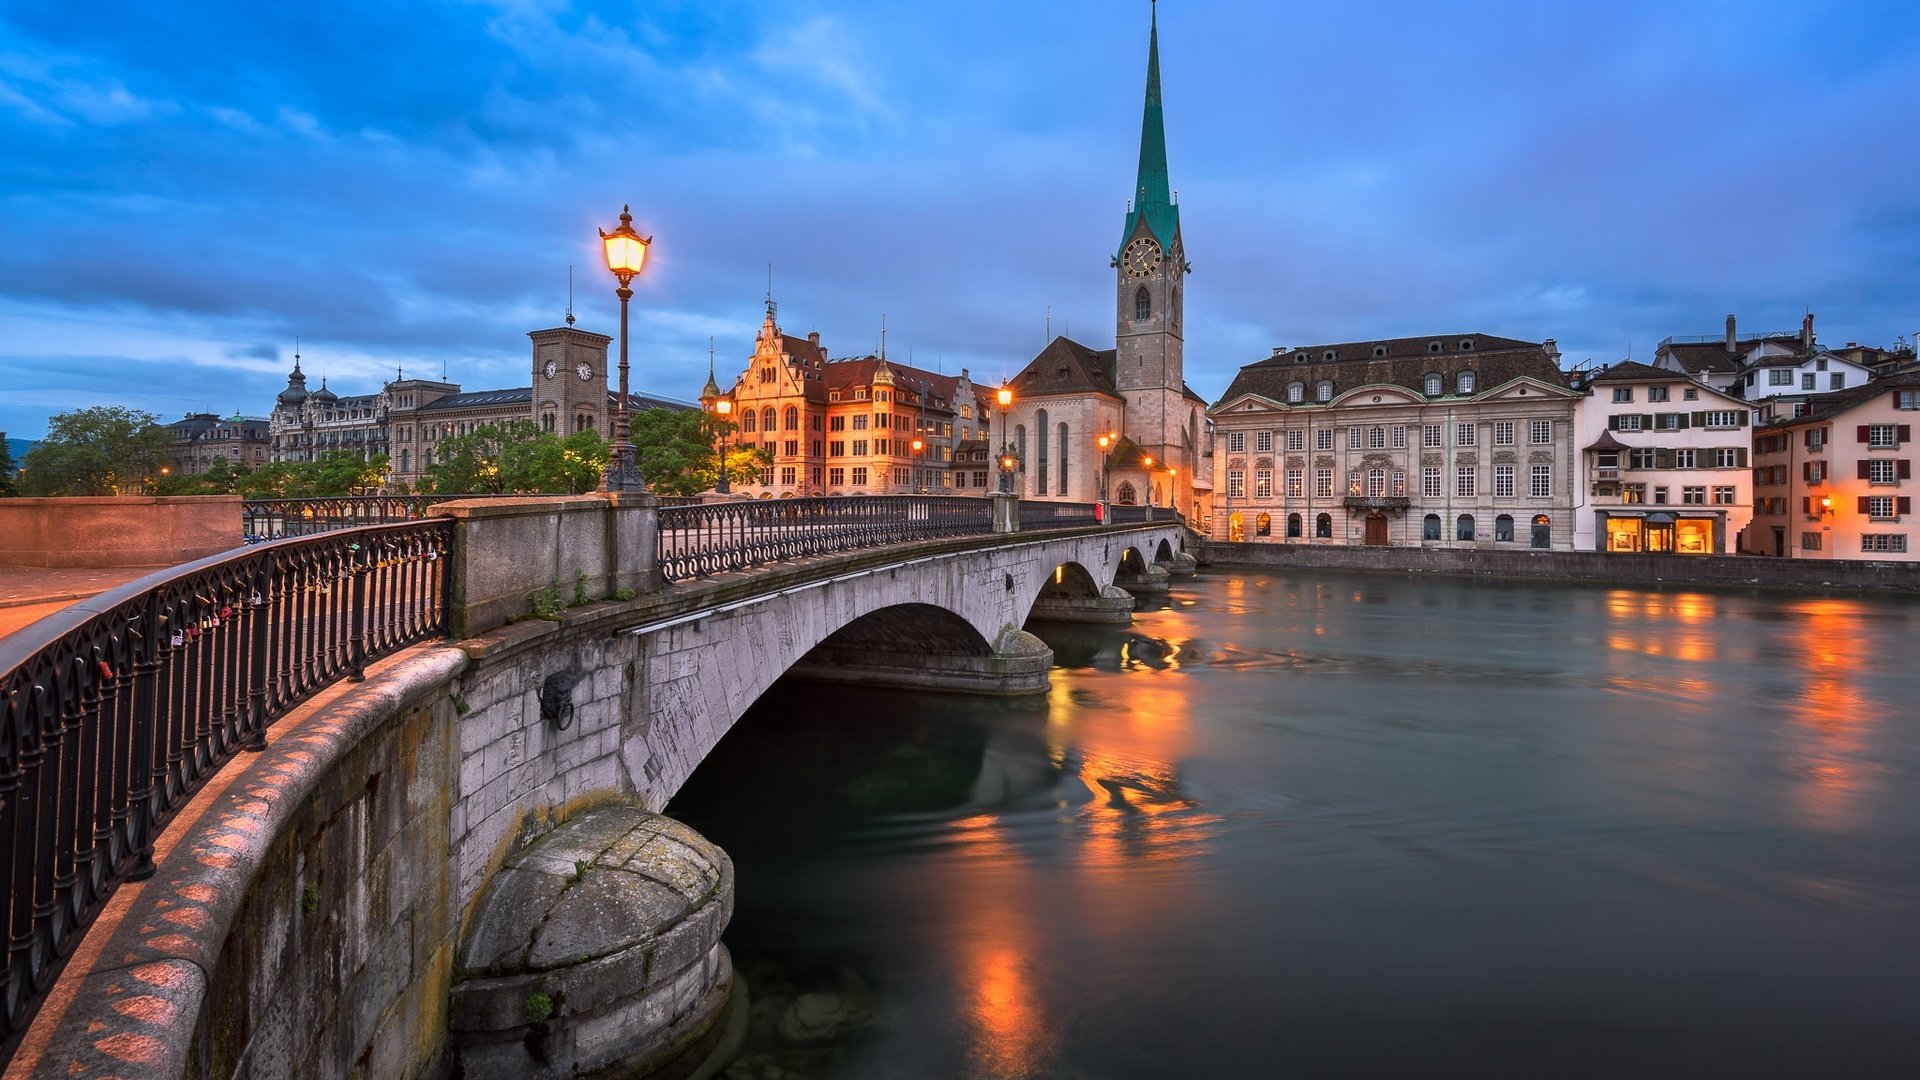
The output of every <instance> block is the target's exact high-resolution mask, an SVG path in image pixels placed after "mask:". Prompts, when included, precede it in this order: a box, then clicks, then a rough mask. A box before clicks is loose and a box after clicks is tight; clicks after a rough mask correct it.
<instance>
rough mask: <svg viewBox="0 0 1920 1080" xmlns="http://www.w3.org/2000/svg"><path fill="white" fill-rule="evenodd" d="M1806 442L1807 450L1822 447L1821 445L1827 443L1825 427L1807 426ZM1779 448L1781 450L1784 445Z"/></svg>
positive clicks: (1823, 445)
mask: <svg viewBox="0 0 1920 1080" xmlns="http://www.w3.org/2000/svg"><path fill="white" fill-rule="evenodd" d="M1806 443H1807V449H1809V450H1819V449H1822V448H1823V447H1825V446H1826V445H1827V429H1826V428H1823V427H1822V428H1808V429H1807V436H1806ZM1780 449H1782V450H1784V449H1786V447H1784V446H1783V447H1781V448H1780Z"/></svg>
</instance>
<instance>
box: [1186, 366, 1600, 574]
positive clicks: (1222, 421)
mask: <svg viewBox="0 0 1920 1080" xmlns="http://www.w3.org/2000/svg"><path fill="white" fill-rule="evenodd" d="M1559 356H1560V354H1559V350H1558V349H1557V348H1555V346H1554V343H1553V341H1552V340H1551V339H1549V340H1548V341H1546V342H1542V343H1535V342H1528V341H1516V340H1513V339H1511V338H1500V337H1493V336H1490V335H1487V334H1467V335H1448V336H1446V337H1434V338H1427V337H1415V338H1394V339H1390V340H1385V341H1360V342H1347V343H1343V344H1336V345H1312V346H1305V347H1301V348H1295V349H1275V350H1274V355H1273V356H1271V357H1268V358H1267V359H1265V360H1261V361H1258V362H1257V363H1253V364H1248V365H1247V366H1246V367H1243V368H1241V369H1240V372H1239V374H1238V375H1236V376H1235V377H1234V380H1233V383H1232V385H1231V386H1229V387H1228V388H1227V392H1226V393H1225V394H1224V395H1222V397H1221V398H1220V400H1219V402H1217V403H1216V404H1215V405H1214V406H1213V407H1212V409H1211V410H1209V415H1210V416H1211V417H1212V419H1213V424H1214V454H1213V463H1214V464H1213V473H1214V475H1213V488H1214V505H1213V536H1214V537H1215V538H1216V539H1220V540H1236V541H1237V540H1245V541H1252V542H1255V543H1318V544H1367V545H1373V546H1389V545H1391V546H1399V545H1421V546H1436V547H1504V546H1509V545H1512V546H1520V547H1537V548H1559V549H1566V548H1570V547H1572V546H1573V531H1574V530H1573V517H1572V515H1573V508H1574V506H1575V505H1576V504H1577V502H1578V501H1579V500H1578V496H1577V494H1576V492H1577V490H1578V488H1577V485H1578V483H1579V479H1580V478H1579V476H1578V475H1577V473H1578V469H1579V460H1578V457H1577V455H1576V454H1575V453H1574V449H1573V448H1574V445H1575V444H1574V441H1573V440H1574V413H1575V407H1576V405H1577V404H1578V402H1579V397H1580V395H1579V394H1578V393H1577V392H1576V391H1574V390H1572V389H1570V388H1569V387H1568V386H1567V385H1566V381H1565V379H1564V377H1563V376H1562V374H1561V371H1560V367H1559Z"/></svg>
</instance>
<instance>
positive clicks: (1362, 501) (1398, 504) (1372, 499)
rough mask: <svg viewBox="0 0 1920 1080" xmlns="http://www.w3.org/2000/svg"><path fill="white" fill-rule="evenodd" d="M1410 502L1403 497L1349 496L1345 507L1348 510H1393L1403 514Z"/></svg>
mask: <svg viewBox="0 0 1920 1080" xmlns="http://www.w3.org/2000/svg"><path fill="white" fill-rule="evenodd" d="M1411 502H1412V500H1410V499H1408V498H1407V497H1406V496H1405V495H1349V496H1347V498H1346V507H1347V509H1349V510H1393V511H1396V512H1400V513H1404V512H1405V511H1406V509H1407V507H1408V506H1409V505H1410V504H1411Z"/></svg>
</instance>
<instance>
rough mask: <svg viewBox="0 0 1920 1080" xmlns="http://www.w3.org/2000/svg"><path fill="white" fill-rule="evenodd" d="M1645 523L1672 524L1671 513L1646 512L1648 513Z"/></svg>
mask: <svg viewBox="0 0 1920 1080" xmlns="http://www.w3.org/2000/svg"><path fill="white" fill-rule="evenodd" d="M1647 524H1649V525H1671V524H1673V515H1672V514H1668V513H1656V514H1648V515H1647Z"/></svg>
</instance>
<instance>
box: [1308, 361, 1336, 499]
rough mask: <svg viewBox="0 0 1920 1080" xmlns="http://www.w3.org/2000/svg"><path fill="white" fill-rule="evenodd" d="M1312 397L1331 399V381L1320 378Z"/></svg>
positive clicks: (1323, 401) (1325, 400)
mask: <svg viewBox="0 0 1920 1080" xmlns="http://www.w3.org/2000/svg"><path fill="white" fill-rule="evenodd" d="M1313 399H1314V400H1315V401H1319V402H1322V403H1325V402H1329V401H1332V400H1333V382H1332V381H1331V380H1322V381H1321V383H1320V385H1318V386H1316V387H1314V388H1313ZM1329 535H1331V534H1329Z"/></svg>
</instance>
